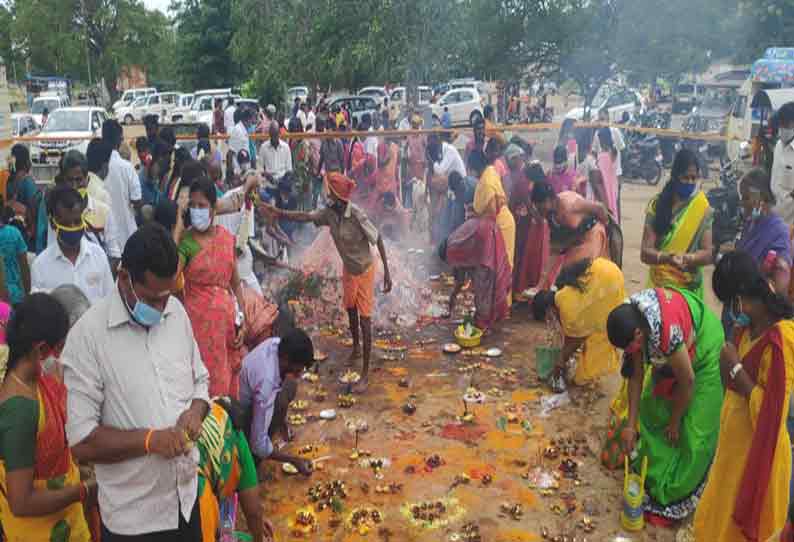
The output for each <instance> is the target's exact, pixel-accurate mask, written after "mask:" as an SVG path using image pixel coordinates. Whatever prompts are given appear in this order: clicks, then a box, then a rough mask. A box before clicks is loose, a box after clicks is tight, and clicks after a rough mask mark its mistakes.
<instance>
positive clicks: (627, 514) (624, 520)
mask: <svg viewBox="0 0 794 542" xmlns="http://www.w3.org/2000/svg"><path fill="white" fill-rule="evenodd" d="M647 474H648V456H645V457H644V458H643V459H642V473H641V474H635V473H633V472H631V471H629V458H628V456H626V458H625V463H624V477H623V511H622V512H621V513H620V523H621V525H623V528H624V529H626V530H627V531H641V530H642V529H643V528H644V527H645V517H644V516H643V511H642V501H643V498H644V497H645V476H646V475H647Z"/></svg>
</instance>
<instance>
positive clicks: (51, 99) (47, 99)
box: [30, 94, 69, 126]
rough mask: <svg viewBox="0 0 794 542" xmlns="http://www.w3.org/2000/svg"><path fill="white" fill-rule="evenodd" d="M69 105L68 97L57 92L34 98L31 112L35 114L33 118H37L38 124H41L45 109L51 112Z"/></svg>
mask: <svg viewBox="0 0 794 542" xmlns="http://www.w3.org/2000/svg"><path fill="white" fill-rule="evenodd" d="M67 105H69V103H68V101H67V100H66V98H65V97H63V96H59V95H57V94H53V95H49V96H39V97H37V98H34V99H33V104H32V105H31V106H30V114H31V115H33V118H34V119H35V120H36V124H38V125H39V126H41V125H42V122H43V115H44V110H45V109H46V110H47V113H48V114H50V113H52V112H53V111H55V110H56V109H58V108H60V107H66V106H67Z"/></svg>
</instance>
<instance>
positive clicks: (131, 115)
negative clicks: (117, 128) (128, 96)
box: [116, 96, 149, 124]
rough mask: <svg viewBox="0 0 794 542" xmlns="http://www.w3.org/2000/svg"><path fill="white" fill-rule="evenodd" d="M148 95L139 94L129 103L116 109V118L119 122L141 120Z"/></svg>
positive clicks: (128, 122) (127, 122)
mask: <svg viewBox="0 0 794 542" xmlns="http://www.w3.org/2000/svg"><path fill="white" fill-rule="evenodd" d="M148 101H149V97H148V96H141V97H140V98H138V99H137V100H135V101H134V102H132V103H131V104H130V105H124V106H121V107H119V108H117V109H116V120H117V121H119V122H120V123H121V124H135V123H136V122H142V121H143V115H144V111H145V109H146V103H147V102H148Z"/></svg>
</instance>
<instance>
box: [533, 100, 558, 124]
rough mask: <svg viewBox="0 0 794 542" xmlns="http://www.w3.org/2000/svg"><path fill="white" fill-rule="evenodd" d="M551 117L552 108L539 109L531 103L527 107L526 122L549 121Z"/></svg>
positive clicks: (552, 114)
mask: <svg viewBox="0 0 794 542" xmlns="http://www.w3.org/2000/svg"><path fill="white" fill-rule="evenodd" d="M553 119H554V108H551V107H546V108H545V109H541V108H540V107H538V106H537V105H532V106H530V107H529V108H528V109H527V123H528V124H537V123H540V122H551V121H552V120H553Z"/></svg>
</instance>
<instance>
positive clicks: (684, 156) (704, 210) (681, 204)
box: [640, 149, 713, 299]
mask: <svg viewBox="0 0 794 542" xmlns="http://www.w3.org/2000/svg"><path fill="white" fill-rule="evenodd" d="M698 178H699V172H698V162H697V156H695V154H694V153H693V152H692V151H690V150H688V149H681V150H680V151H678V154H676V155H675V160H673V168H672V170H671V172H670V181H669V182H668V183H667V184H666V185H665V187H664V189H662V191H661V192H660V193H659V195H658V196H656V197H654V198H653V199H652V200H651V201H650V203H648V208H647V210H646V215H645V230H644V231H643V234H642V250H641V251H640V259H641V260H642V263H644V264H646V265H649V266H650V268H651V269H650V275H649V280H648V283H649V284H648V285H649V286H654V287H668V286H673V287H676V288H685V289H687V290H689V291H691V292H694V293H695V294H696V295H697V296H699V297H700V298H701V299H702V298H703V266H704V265H709V264H711V263H712V259H713V254H712V241H711V225H712V222H713V213H712V209H711V207H710V206H709V201H708V199H707V198H706V195H705V194H704V193H703V191H702V190H698V186H697V180H698Z"/></svg>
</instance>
